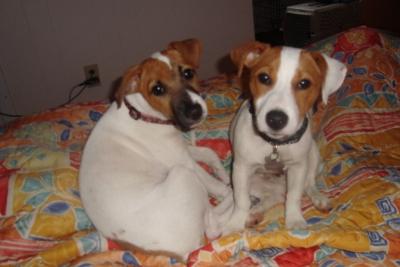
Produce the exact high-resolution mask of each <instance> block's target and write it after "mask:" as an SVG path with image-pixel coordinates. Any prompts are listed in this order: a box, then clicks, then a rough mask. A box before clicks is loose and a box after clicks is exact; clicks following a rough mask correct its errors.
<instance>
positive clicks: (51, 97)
mask: <svg viewBox="0 0 400 267" xmlns="http://www.w3.org/2000/svg"><path fill="white" fill-rule="evenodd" d="M251 2H252V1H251V0H201V1H199V0H146V1H145V0H142V1H139V0H136V1H135V0H0V111H2V112H9V113H13V112H15V113H19V114H29V113H33V112H38V111H41V110H44V109H47V108H49V107H54V106H57V105H59V104H61V103H63V102H65V101H66V100H67V97H68V92H69V90H70V88H71V87H72V86H73V85H75V84H77V83H79V82H81V81H82V80H83V79H84V74H83V66H84V65H88V64H93V63H97V64H98V65H99V69H100V76H101V80H102V85H101V86H100V87H94V88H89V89H87V90H86V91H85V93H84V94H83V95H82V96H81V97H80V98H79V99H78V101H86V100H98V99H105V98H107V96H108V94H109V90H110V86H111V84H112V82H113V81H114V80H116V79H117V78H118V77H119V76H120V75H121V74H122V73H123V71H124V70H125V69H126V68H127V67H128V66H130V65H134V64H136V63H139V62H140V61H141V60H142V59H144V58H145V57H147V56H149V55H150V54H151V53H153V52H154V51H158V50H160V49H161V48H164V47H165V46H166V45H167V43H168V42H169V41H172V40H179V39H185V38H190V37H197V38H199V39H201V40H202V41H203V45H204V54H203V57H202V62H201V68H200V71H199V73H200V76H201V78H209V77H210V76H213V75H215V74H217V73H218V70H217V67H216V64H217V62H218V60H219V59H221V58H222V57H223V56H225V55H226V54H227V53H228V52H229V50H230V49H231V48H232V47H233V46H235V45H237V44H239V43H241V42H244V41H246V40H250V39H254V30H253V17H252V7H251Z"/></svg>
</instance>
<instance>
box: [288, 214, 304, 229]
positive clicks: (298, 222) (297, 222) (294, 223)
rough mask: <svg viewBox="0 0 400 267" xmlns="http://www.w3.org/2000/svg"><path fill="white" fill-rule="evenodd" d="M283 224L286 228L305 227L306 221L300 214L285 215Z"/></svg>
mask: <svg viewBox="0 0 400 267" xmlns="http://www.w3.org/2000/svg"><path fill="white" fill-rule="evenodd" d="M285 224H286V228H288V229H305V228H306V227H307V222H306V220H305V219H304V218H303V216H301V215H300V216H286V219H285Z"/></svg>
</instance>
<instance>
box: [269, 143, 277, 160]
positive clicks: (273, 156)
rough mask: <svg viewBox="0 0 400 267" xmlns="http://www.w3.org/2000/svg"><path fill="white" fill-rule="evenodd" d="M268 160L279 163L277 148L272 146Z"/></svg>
mask: <svg viewBox="0 0 400 267" xmlns="http://www.w3.org/2000/svg"><path fill="white" fill-rule="evenodd" d="M269 159H270V160H271V161H279V153H278V146H276V145H274V146H273V147H272V153H271V155H269Z"/></svg>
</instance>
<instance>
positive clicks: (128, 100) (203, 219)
mask: <svg viewBox="0 0 400 267" xmlns="http://www.w3.org/2000/svg"><path fill="white" fill-rule="evenodd" d="M200 50H201V44H200V43H199V41H197V40H195V39H188V40H184V41H179V42H172V43H170V44H169V46H168V47H167V49H165V50H164V51H161V52H157V53H155V54H153V55H152V56H151V57H150V58H148V59H146V60H144V61H143V62H142V63H141V64H139V65H137V66H134V67H131V68H130V69H128V70H127V72H126V73H125V75H124V76H123V80H122V83H121V86H120V88H119V89H118V91H117V92H116V94H115V97H116V101H115V102H113V103H112V104H111V106H110V107H109V109H108V110H107V111H106V112H105V114H104V115H103V117H102V118H101V120H100V121H99V122H98V123H97V125H96V126H95V128H94V129H93V131H92V133H91V134H90V137H89V139H88V142H87V144H86V146H85V149H84V152H83V157H82V165H81V169H80V174H79V182H80V192H81V198H82V202H83V206H84V208H85V210H86V212H87V214H88V216H89V218H90V219H91V220H92V222H93V224H94V225H95V227H96V228H97V229H98V230H99V231H100V232H101V233H102V234H103V235H104V236H105V237H107V238H110V239H113V240H116V241H119V242H120V243H124V244H129V245H133V246H135V247H138V248H140V249H144V250H147V251H150V252H163V253H164V252H165V253H168V254H169V255H176V256H178V257H179V258H181V259H183V260H184V259H185V257H186V256H187V254H188V253H189V252H191V251H192V250H194V249H196V248H197V247H199V246H201V245H202V243H203V241H204V233H206V235H207V237H208V238H211V239H212V238H215V237H217V236H218V235H220V234H221V231H222V228H221V226H222V224H223V221H224V220H225V221H226V220H227V219H229V214H230V213H231V211H232V208H233V200H232V191H231V189H230V188H229V186H227V184H228V183H229V177H228V175H227V174H226V173H225V170H224V168H223V167H222V165H221V163H220V161H219V158H218V157H217V155H216V154H215V153H214V152H212V151H211V150H210V149H207V148H201V147H193V146H188V145H187V142H186V141H185V140H184V139H183V136H182V132H181V130H183V131H187V130H190V129H192V128H193V127H194V126H196V125H197V124H199V123H200V122H202V120H203V119H204V118H205V117H206V115H207V107H206V104H205V102H204V100H203V99H202V98H201V97H200V96H199V94H198V92H197V90H198V88H199V84H198V78H197V75H196V71H195V69H196V68H197V66H198V62H199V57H200ZM196 161H202V162H205V163H208V164H209V165H210V166H212V167H214V168H215V170H216V173H217V174H218V175H219V177H220V178H221V180H222V181H219V180H218V179H215V178H214V177H212V176H210V175H209V174H208V173H207V172H205V171H204V170H203V169H202V168H201V167H200V166H199V165H198V164H197V162H196ZM209 193H210V194H213V195H215V196H218V197H220V198H223V201H222V203H221V204H220V205H218V206H217V207H212V206H211V205H210V203H209V201H208V194H209Z"/></svg>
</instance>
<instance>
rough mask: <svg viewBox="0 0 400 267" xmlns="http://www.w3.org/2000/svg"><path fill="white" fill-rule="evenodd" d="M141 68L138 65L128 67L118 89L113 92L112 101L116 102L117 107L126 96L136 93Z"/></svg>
mask: <svg viewBox="0 0 400 267" xmlns="http://www.w3.org/2000/svg"><path fill="white" fill-rule="evenodd" d="M141 73H142V68H141V67H140V65H138V66H133V67H130V68H129V69H128V70H127V71H126V72H125V74H124V76H123V77H122V80H121V83H120V85H119V87H118V89H117V90H116V91H115V94H114V99H115V100H116V101H117V104H118V107H120V106H121V104H122V101H123V100H124V97H125V96H126V95H127V94H130V93H134V92H136V89H137V87H138V86H139V80H140V75H141Z"/></svg>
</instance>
